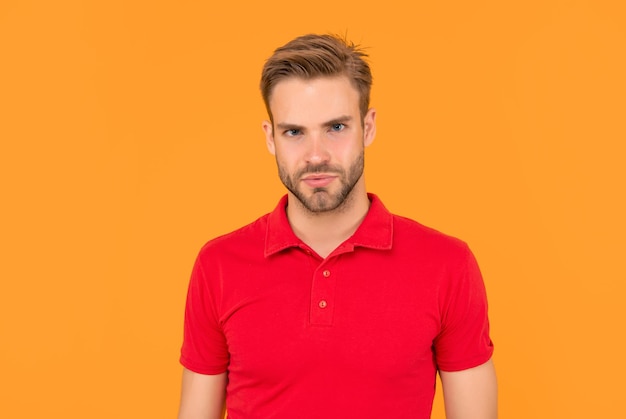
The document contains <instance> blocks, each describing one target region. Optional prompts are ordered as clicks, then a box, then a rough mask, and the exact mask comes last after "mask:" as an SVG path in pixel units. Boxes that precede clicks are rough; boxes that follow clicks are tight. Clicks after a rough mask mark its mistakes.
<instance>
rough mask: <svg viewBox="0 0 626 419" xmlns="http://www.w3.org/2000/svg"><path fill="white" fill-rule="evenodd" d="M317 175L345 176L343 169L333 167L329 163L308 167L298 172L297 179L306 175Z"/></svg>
mask: <svg viewBox="0 0 626 419" xmlns="http://www.w3.org/2000/svg"><path fill="white" fill-rule="evenodd" d="M316 173H337V174H343V169H342V168H341V167H338V166H333V165H330V164H327V163H323V164H317V165H308V166H305V167H304V168H302V169H300V170H298V171H297V172H296V178H300V177H302V176H305V175H311V174H316Z"/></svg>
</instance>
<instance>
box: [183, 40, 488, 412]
mask: <svg viewBox="0 0 626 419" xmlns="http://www.w3.org/2000/svg"><path fill="white" fill-rule="evenodd" d="M364 57H365V54H364V53H363V52H362V51H361V50H360V49H359V48H358V47H356V46H355V45H352V44H348V43H346V42H345V41H343V40H341V39H339V38H336V37H333V36H318V35H307V36H303V37H300V38H296V39H294V40H293V41H291V42H289V43H288V44H286V45H285V46H283V47H281V48H278V49H277V50H276V51H275V52H274V54H273V55H272V57H270V58H269V60H268V61H267V62H266V64H265V66H264V69H263V74H262V79H261V91H262V95H263V99H264V101H265V105H266V107H267V111H268V114H269V121H265V122H263V130H264V132H265V138H266V142H267V147H268V149H269V151H270V153H272V154H273V155H274V156H275V157H276V162H277V165H278V172H279V176H280V179H281V181H282V182H283V184H284V185H285V187H286V188H287V196H286V197H284V198H283V199H282V200H281V201H280V203H279V204H278V206H277V207H276V209H275V210H274V211H273V212H272V213H270V214H267V215H265V216H263V217H261V218H260V219H258V220H257V221H255V222H254V223H252V224H250V225H248V226H245V227H243V228H242V229H239V230H237V231H235V232H232V233H230V234H228V235H225V236H222V237H219V238H217V239H214V240H212V241H210V242H209V243H207V244H206V245H205V246H204V247H203V249H202V250H201V252H200V254H199V256H198V259H197V261H196V264H195V266H194V269H193V273H192V278H191V282H190V286H189V293H188V297H187V307H186V315H185V338H184V343H183V347H182V354H181V363H182V364H183V366H184V367H185V369H184V373H183V390H182V399H181V407H180V414H179V418H180V419H196V418H197V419H200V418H202V419H207V418H219V417H221V415H222V414H223V410H222V409H223V407H224V403H225V405H226V409H227V411H228V415H229V418H233V419H240V418H244V419H249V418H263V419H266V418H322V417H324V418H383V417H392V418H418V419H422V418H428V417H430V412H431V408H432V400H433V395H434V391H435V378H436V373H437V372H439V374H440V375H441V380H442V384H443V391H444V400H445V406H446V414H447V417H448V418H450V419H477V418H481V419H491V418H495V417H496V416H497V413H496V379H495V373H494V368H493V364H492V362H491V355H492V352H493V346H492V344H491V340H490V338H489V325H488V320H487V303H486V297H485V290H484V286H483V282H482V278H481V276H480V272H479V270H478V267H477V265H476V262H475V260H474V258H473V256H472V254H471V252H470V251H469V249H468V248H467V246H466V245H465V244H464V243H463V242H461V241H459V240H457V239H454V238H451V237H448V236H445V235H443V234H441V233H439V232H437V231H434V230H432V229H429V228H427V227H424V226H422V225H420V224H418V223H416V222H414V221H412V220H409V219H406V218H402V217H399V216H395V215H392V214H390V213H389V212H388V211H387V210H386V209H385V207H384V206H383V204H382V202H381V201H380V199H379V198H378V197H377V196H375V195H373V194H368V193H367V192H366V189H365V183H364V178H363V154H364V147H366V146H368V145H369V144H370V143H371V142H372V141H373V140H374V136H375V134H376V120H375V118H376V111H375V110H374V109H371V108H369V92H370V86H371V81H372V77H371V73H370V69H369V66H368V64H367V63H366V62H365V61H364Z"/></svg>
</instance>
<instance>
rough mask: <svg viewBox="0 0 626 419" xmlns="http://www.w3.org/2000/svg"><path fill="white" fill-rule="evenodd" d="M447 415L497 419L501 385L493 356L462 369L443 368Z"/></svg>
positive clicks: (463, 418)
mask: <svg viewBox="0 0 626 419" xmlns="http://www.w3.org/2000/svg"><path fill="white" fill-rule="evenodd" d="M439 375H440V376H441V384H442V387H443V398H444V405H445V407H446V417H447V419H496V418H497V417H498V404H497V401H498V400H497V399H498V389H497V383H496V371H495V368H494V366H493V362H492V361H491V360H489V361H487V362H486V363H484V364H482V365H479V366H477V367H474V368H470V369H467V370H463V371H455V372H446V371H440V372H439Z"/></svg>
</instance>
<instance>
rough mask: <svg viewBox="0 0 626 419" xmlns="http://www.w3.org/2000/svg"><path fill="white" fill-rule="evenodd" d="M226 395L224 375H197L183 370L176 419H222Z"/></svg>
mask: <svg viewBox="0 0 626 419" xmlns="http://www.w3.org/2000/svg"><path fill="white" fill-rule="evenodd" d="M225 394H226V373H222V374H217V375H204V374H198V373H195V372H193V371H190V370H188V369H187V368H185V369H184V370H183V385H182V394H181V397H180V410H179V411H178V419H222V418H223V417H224V398H225Z"/></svg>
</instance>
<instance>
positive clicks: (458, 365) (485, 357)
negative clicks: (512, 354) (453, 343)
mask: <svg viewBox="0 0 626 419" xmlns="http://www.w3.org/2000/svg"><path fill="white" fill-rule="evenodd" d="M492 355H493V347H492V348H490V350H489V351H488V352H485V353H483V354H481V355H479V356H475V357H474V358H470V359H465V360H463V361H459V362H446V363H440V364H438V365H437V368H438V369H439V370H440V371H445V372H455V371H463V370H468V369H470V368H474V367H478V366H480V365H482V364H484V363H485V362H487V361H489V360H490V359H491V357H492Z"/></svg>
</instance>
